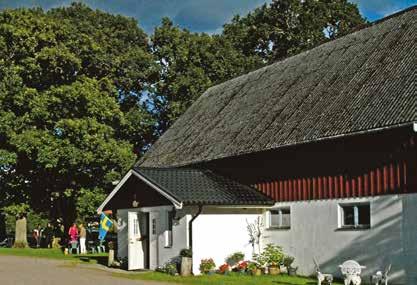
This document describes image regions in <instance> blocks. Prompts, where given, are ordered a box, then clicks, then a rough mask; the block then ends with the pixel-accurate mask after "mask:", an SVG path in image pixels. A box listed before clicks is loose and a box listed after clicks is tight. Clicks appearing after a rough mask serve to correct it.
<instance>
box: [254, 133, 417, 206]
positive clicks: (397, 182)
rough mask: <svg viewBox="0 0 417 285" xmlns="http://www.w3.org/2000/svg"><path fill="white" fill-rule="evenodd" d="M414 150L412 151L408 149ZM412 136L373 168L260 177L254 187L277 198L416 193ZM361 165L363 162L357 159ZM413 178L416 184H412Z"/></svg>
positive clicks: (416, 172)
mask: <svg viewBox="0 0 417 285" xmlns="http://www.w3.org/2000/svg"><path fill="white" fill-rule="evenodd" d="M409 150H412V151H409ZM415 154H416V152H415V144H414V141H413V140H412V139H411V140H410V141H409V142H407V143H406V145H405V147H404V145H403V149H402V150H401V151H398V152H395V153H392V154H391V155H390V159H389V160H387V161H384V162H380V163H376V165H374V166H373V167H367V168H364V169H362V170H358V169H357V168H355V167H351V170H346V171H344V172H342V173H337V174H332V175H328V174H326V173H323V174H319V175H309V176H302V175H300V176H295V177H291V178H288V177H275V178H268V179H265V178H263V179H260V180H259V181H258V182H256V183H254V184H253V186H254V187H256V188H257V189H259V190H260V191H262V192H264V193H265V194H267V195H268V196H270V197H272V198H273V199H275V200H276V201H300V200H317V199H334V198H350V197H365V196H376V195H386V194H396V193H397V194H399V193H407V192H417V156H416V155H415ZM358 166H359V167H362V168H363V166H361V165H360V161H358ZM410 181H413V185H409V183H410ZM411 188H412V189H411Z"/></svg>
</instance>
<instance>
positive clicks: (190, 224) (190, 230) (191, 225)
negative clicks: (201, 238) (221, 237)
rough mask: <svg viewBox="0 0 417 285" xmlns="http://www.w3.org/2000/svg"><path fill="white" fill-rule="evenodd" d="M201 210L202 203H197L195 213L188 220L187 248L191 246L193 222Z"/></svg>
mask: <svg viewBox="0 0 417 285" xmlns="http://www.w3.org/2000/svg"><path fill="white" fill-rule="evenodd" d="M202 211H203V205H198V211H197V214H195V215H194V216H193V217H192V219H191V220H190V221H189V222H188V240H189V248H192V246H193V222H194V220H195V219H197V217H198V216H200V214H201V212H202Z"/></svg>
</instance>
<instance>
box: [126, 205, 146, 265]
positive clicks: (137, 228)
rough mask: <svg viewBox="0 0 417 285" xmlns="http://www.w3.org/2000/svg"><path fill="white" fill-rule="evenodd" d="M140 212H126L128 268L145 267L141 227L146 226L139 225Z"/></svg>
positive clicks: (140, 219)
mask: <svg viewBox="0 0 417 285" xmlns="http://www.w3.org/2000/svg"><path fill="white" fill-rule="evenodd" d="M142 215H143V214H142V213H140V212H128V240H129V243H128V247H127V250H128V270H135V269H144V268H145V252H144V246H143V245H142V240H141V238H142V235H145V233H143V229H144V228H146V227H145V226H144V225H141V221H144V219H143V218H142Z"/></svg>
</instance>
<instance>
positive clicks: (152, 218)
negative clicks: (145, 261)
mask: <svg viewBox="0 0 417 285" xmlns="http://www.w3.org/2000/svg"><path fill="white" fill-rule="evenodd" d="M159 223H160V221H159V212H150V213H149V225H150V231H149V232H150V233H149V255H150V256H149V257H150V260H149V263H150V264H149V268H150V269H156V268H157V267H158V266H159V254H158V253H159V249H158V245H159V241H158V239H159Z"/></svg>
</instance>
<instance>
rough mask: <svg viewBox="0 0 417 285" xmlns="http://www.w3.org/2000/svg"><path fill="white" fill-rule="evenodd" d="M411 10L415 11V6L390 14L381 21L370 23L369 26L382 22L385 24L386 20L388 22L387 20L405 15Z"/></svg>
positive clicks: (416, 7)
mask: <svg viewBox="0 0 417 285" xmlns="http://www.w3.org/2000/svg"><path fill="white" fill-rule="evenodd" d="M412 10H417V5H413V6H410V7H408V8H405V9H403V10H400V11H397V12H395V13H392V14H390V15H388V16H385V17H383V18H381V19H378V20H375V21H373V22H372V23H371V26H374V25H376V24H380V23H382V22H385V21H386V20H389V19H392V18H395V17H398V16H401V15H402V14H405V13H407V12H410V11H412Z"/></svg>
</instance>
